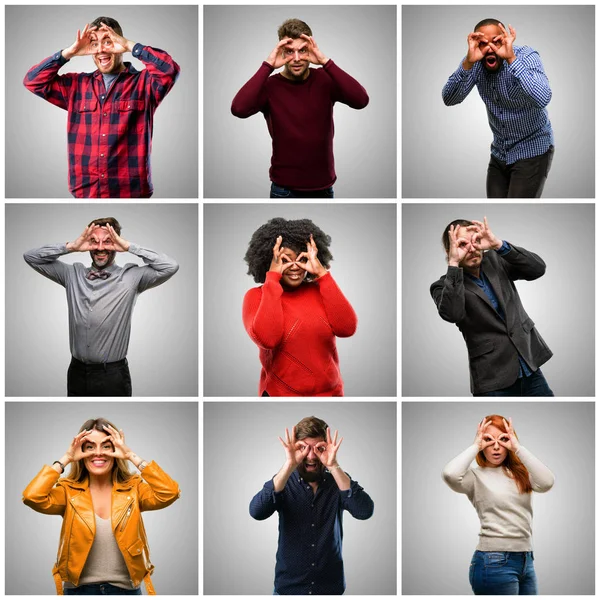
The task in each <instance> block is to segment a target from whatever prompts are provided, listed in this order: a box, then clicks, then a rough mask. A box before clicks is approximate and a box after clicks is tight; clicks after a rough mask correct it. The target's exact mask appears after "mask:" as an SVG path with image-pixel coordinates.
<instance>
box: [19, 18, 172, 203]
mask: <svg viewBox="0 0 600 600" xmlns="http://www.w3.org/2000/svg"><path fill="white" fill-rule="evenodd" d="M125 52H131V53H132V54H133V56H135V57H136V58H138V59H139V60H141V61H142V62H143V63H144V64H145V65H146V68H145V69H144V70H143V71H137V70H136V69H134V68H133V66H132V65H131V63H129V62H125V63H124V62H123V54H124V53H125ZM87 55H91V56H92V58H93V60H94V63H95V64H96V66H97V67H98V69H97V70H96V71H94V72H93V73H66V74H65V75H59V74H58V71H59V69H60V68H61V67H62V66H63V65H64V64H65V63H66V62H67V61H69V60H70V59H71V58H73V57H74V56H87ZM178 75H179V65H178V64H177V63H176V62H175V61H174V60H173V59H172V58H171V57H170V56H169V55H168V54H167V53H166V52H164V51H163V50H158V49H157V48H151V47H150V46H142V44H136V43H135V42H132V41H130V40H128V39H126V38H124V37H123V31H122V29H121V26H120V25H119V23H117V21H115V20H114V19H111V18H109V17H98V18H97V19H96V20H95V21H93V22H92V24H91V25H90V24H87V25H86V26H85V27H84V29H83V31H80V30H78V31H77V38H76V40H75V42H73V44H72V45H71V46H70V47H69V48H66V49H65V50H63V51H62V52H57V53H56V54H53V55H52V56H50V57H49V58H46V59H45V60H43V61H42V62H41V63H39V64H38V65H36V66H34V67H32V68H31V69H30V70H29V71H28V73H27V75H26V76H25V79H24V81H23V83H24V85H25V87H26V88H27V89H28V90H30V91H32V92H33V93H34V94H36V95H37V96H40V97H41V98H44V99H45V100H47V101H48V102H51V103H52V104H55V105H56V106H58V107H60V108H64V109H65V110H66V111H67V112H68V117H67V136H68V145H69V190H70V192H71V194H73V196H75V197H76V198H149V197H150V196H152V192H153V186H152V177H151V169H150V152H151V150H152V129H153V119H154V111H155V110H156V108H157V107H158V105H159V104H160V103H161V101H162V99H163V98H164V97H165V96H166V95H167V94H168V93H169V90H170V89H171V88H172V87H173V85H174V84H175V81H176V80H177V77H178Z"/></svg>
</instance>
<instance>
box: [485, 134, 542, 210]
mask: <svg viewBox="0 0 600 600" xmlns="http://www.w3.org/2000/svg"><path fill="white" fill-rule="evenodd" d="M553 156H554V146H550V148H548V152H546V153H545V154H541V155H540V156H534V157H533V158H524V159H522V160H518V161H517V162H516V163H513V164H512V165H507V164H506V163H505V162H502V161H501V160H498V159H497V158H496V157H495V156H493V155H492V156H491V157H490V164H489V165H488V171H487V181H486V192H487V197H488V198H541V197H542V192H543V190H544V184H545V183H546V178H547V177H548V173H549V172H550V166H551V165H552V157H553Z"/></svg>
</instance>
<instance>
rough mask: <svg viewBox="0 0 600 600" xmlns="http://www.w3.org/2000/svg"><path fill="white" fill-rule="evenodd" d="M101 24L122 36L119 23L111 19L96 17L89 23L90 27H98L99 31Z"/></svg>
mask: <svg viewBox="0 0 600 600" xmlns="http://www.w3.org/2000/svg"><path fill="white" fill-rule="evenodd" d="M102 23H105V24H106V25H108V26H109V27H110V28H111V29H114V30H115V31H116V32H117V33H118V34H119V35H123V30H122V29H121V26H120V25H119V22H118V21H117V20H116V19H112V18H111V17H98V18H97V19H94V20H93V21H92V22H91V23H90V27H98V29H100V27H102Z"/></svg>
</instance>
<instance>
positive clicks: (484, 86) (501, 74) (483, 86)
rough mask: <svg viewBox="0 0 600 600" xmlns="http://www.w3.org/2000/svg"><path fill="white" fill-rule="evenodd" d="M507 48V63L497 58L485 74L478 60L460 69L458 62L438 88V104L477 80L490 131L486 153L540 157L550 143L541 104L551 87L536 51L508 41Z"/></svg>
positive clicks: (461, 95)
mask: <svg viewBox="0 0 600 600" xmlns="http://www.w3.org/2000/svg"><path fill="white" fill-rule="evenodd" d="M513 50H514V53H515V55H516V58H515V60H514V61H513V62H512V64H511V65H509V64H508V62H507V61H503V62H502V66H501V67H500V68H499V69H498V71H496V72H495V73H488V71H486V69H485V67H484V66H483V65H482V64H481V61H480V62H477V63H475V64H474V65H473V67H472V68H471V69H470V70H469V71H466V70H465V69H463V66H462V61H461V63H460V65H459V67H458V69H456V71H455V72H454V73H452V75H450V78H449V79H448V82H447V83H446V85H445V86H444V89H443V90H442V98H443V99H444V104H446V106H453V105H454V104H460V103H461V102H462V101H463V100H464V99H465V98H466V97H467V96H468V94H469V92H470V91H471V90H472V89H473V86H474V85H477V90H478V91H479V95H480V96H481V98H482V100H483V101H484V102H485V106H486V108H487V113H488V121H489V123H490V127H491V128H492V132H493V134H494V141H493V142H492V147H491V151H492V155H493V156H495V157H496V158H497V159H498V160H501V161H502V162H505V163H506V164H509V165H511V164H513V163H515V162H517V161H518V160H521V159H524V158H533V157H534V156H540V155H541V154H544V153H546V152H547V151H548V149H549V148H550V146H551V145H553V144H554V138H553V135H552V125H551V124H550V119H549V118H548V111H547V110H546V108H545V107H546V105H547V104H548V103H549V102H550V99H551V98H552V90H551V89H550V83H549V82H548V78H547V77H546V73H544V67H543V66H542V61H541V60H540V57H539V54H538V53H537V52H536V51H535V50H533V48H529V47H528V46H513ZM463 60H464V59H463Z"/></svg>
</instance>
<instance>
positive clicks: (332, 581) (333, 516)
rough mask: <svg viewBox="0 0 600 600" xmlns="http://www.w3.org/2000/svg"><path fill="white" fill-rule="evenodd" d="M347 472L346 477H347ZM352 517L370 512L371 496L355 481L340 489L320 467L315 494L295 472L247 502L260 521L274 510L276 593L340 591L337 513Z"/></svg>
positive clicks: (342, 582)
mask: <svg viewBox="0 0 600 600" xmlns="http://www.w3.org/2000/svg"><path fill="white" fill-rule="evenodd" d="M349 477H350V476H349ZM344 510H347V511H348V512H349V513H350V514H351V515H352V516H353V517H354V518H355V519H368V518H369V517H370V516H371V515H372V514H373V500H371V498H370V496H369V494H367V493H366V492H365V491H364V490H363V488H362V487H360V485H358V483H357V482H356V481H352V479H351V480H350V489H349V490H345V491H341V490H340V489H339V488H338V486H337V484H336V482H335V479H334V478H333V476H332V475H331V473H329V472H328V471H325V473H324V475H323V479H322V481H320V482H319V486H318V488H317V492H316V493H314V492H313V489H312V487H311V486H310V484H309V483H307V482H306V481H304V480H303V479H302V478H301V477H300V475H299V474H298V471H294V472H293V473H292V474H291V476H290V478H289V479H288V481H287V483H286V484H285V488H284V489H283V490H282V491H281V492H275V489H274V486H273V480H272V479H270V480H269V481H267V482H266V483H265V485H264V486H263V488H262V490H261V491H260V492H258V494H256V496H254V498H252V501H251V502H250V515H251V516H252V517H253V518H254V519H257V520H259V521H262V520H263V519H267V518H268V517H270V516H271V515H272V514H273V513H274V512H275V511H277V512H278V513H279V542H278V546H277V564H276V565H275V591H276V592H277V593H278V594H281V595H294V594H296V595H307V594H330V595H340V594H343V593H344V590H345V589H346V581H345V579H344V563H343V562H342V538H343V535H344V532H343V528H342V514H343V511H344Z"/></svg>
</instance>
